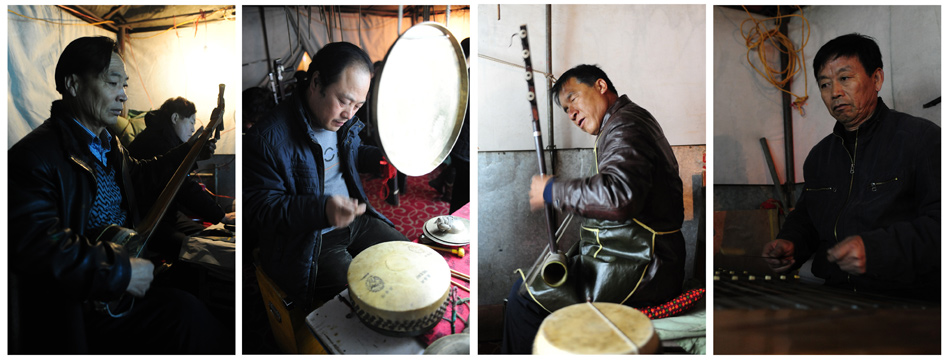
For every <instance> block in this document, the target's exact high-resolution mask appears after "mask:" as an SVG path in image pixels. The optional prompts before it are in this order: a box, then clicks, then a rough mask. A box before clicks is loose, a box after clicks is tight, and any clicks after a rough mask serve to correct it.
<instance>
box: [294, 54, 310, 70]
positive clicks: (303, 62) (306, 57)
mask: <svg viewBox="0 0 950 364" xmlns="http://www.w3.org/2000/svg"><path fill="white" fill-rule="evenodd" d="M309 67H310V54H307V51H304V52H303V57H302V58H301V59H300V64H299V65H298V66H297V71H304V72H306V71H307V68H309Z"/></svg>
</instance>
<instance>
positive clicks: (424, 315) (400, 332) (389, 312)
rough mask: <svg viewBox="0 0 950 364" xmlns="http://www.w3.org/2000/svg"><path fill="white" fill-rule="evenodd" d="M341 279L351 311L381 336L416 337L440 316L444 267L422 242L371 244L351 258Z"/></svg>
mask: <svg viewBox="0 0 950 364" xmlns="http://www.w3.org/2000/svg"><path fill="white" fill-rule="evenodd" d="M346 278H347V283H349V289H350V298H351V299H352V300H353V309H354V311H356V315H357V316H358V317H359V318H360V321H363V323H364V324H366V325H367V326H369V327H370V328H372V329H373V330H375V331H377V332H380V333H382V334H384V335H390V336H416V335H421V334H423V333H425V332H427V331H429V330H431V329H432V328H433V327H435V326H436V325H437V324H438V323H439V321H441V320H442V316H443V315H444V314H445V309H446V306H447V304H448V300H447V298H448V295H449V288H450V284H451V283H450V280H451V273H450V270H449V265H448V264H447V263H446V262H445V258H443V257H442V255H440V254H439V253H437V252H436V251H435V250H433V249H432V248H429V247H427V246H425V245H422V244H417V243H411V242H408V241H391V242H387V243H380V244H377V245H374V246H371V247H369V248H367V249H366V250H364V251H363V252H361V253H360V254H358V255H357V256H356V258H353V261H352V262H351V263H350V268H349V270H348V271H347V274H346Z"/></svg>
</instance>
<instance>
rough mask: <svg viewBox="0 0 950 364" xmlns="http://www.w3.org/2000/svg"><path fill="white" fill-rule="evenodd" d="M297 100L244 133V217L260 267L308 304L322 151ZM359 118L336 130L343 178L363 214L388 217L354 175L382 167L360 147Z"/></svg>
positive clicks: (319, 224)
mask: <svg viewBox="0 0 950 364" xmlns="http://www.w3.org/2000/svg"><path fill="white" fill-rule="evenodd" d="M310 119H311V117H310V115H309V111H307V110H306V108H305V106H304V104H303V102H302V100H301V99H300V97H298V96H295V97H292V98H290V99H288V100H286V101H284V102H282V103H281V104H280V105H278V106H277V107H276V108H275V109H274V110H273V111H272V113H271V114H270V115H269V116H267V117H265V118H263V119H262V120H261V121H259V122H258V123H256V124H254V126H253V127H252V128H251V129H250V130H248V132H247V134H246V135H245V136H244V145H243V150H242V153H243V164H244V166H243V168H244V171H243V175H244V176H243V181H242V182H243V184H244V187H243V191H244V204H245V205H244V208H243V210H242V211H243V216H244V217H243V220H242V221H243V222H244V223H245V224H246V227H247V230H245V231H246V232H247V234H248V235H251V236H252V238H254V239H256V243H257V244H259V249H260V263H261V265H262V268H263V269H264V271H265V272H266V273H267V274H268V275H269V276H270V278H271V279H273V280H274V281H275V282H276V283H277V285H278V286H280V287H281V288H282V289H283V290H284V292H286V293H287V294H289V295H291V297H293V298H295V299H298V300H304V303H305V304H306V305H310V304H311V303H313V298H314V295H315V293H316V292H315V291H314V282H315V281H316V277H317V260H318V257H319V254H320V247H321V238H322V237H321V234H320V231H321V229H323V228H326V227H329V226H330V224H329V222H328V221H327V217H326V215H325V211H326V210H325V209H326V200H327V198H328V197H329V196H326V195H324V194H323V187H324V186H323V177H324V176H323V174H324V165H323V148H321V146H320V145H319V144H318V143H317V141H316V139H315V134H314V131H313V129H312V128H311V126H310V122H309V120H310ZM362 128H363V123H362V122H361V121H359V119H358V118H356V117H353V118H352V119H350V120H349V121H347V122H346V124H344V125H343V127H341V128H340V130H338V131H337V137H338V142H337V143H338V144H337V145H338V146H339V148H340V153H339V156H340V164H341V166H342V167H343V168H342V169H343V180H344V181H345V182H346V186H347V189H348V190H349V191H350V194H351V196H350V197H352V198H355V199H357V200H359V201H360V202H363V203H366V204H367V208H366V213H367V214H370V215H371V216H374V217H377V218H379V219H381V220H383V221H386V222H387V223H388V224H390V225H392V222H390V221H389V220H387V219H386V218H385V217H383V216H382V215H381V214H379V213H378V212H377V211H376V210H375V209H373V207H372V206H370V205H369V203H368V202H367V198H366V193H365V192H364V191H363V184H362V182H361V181H360V175H359V173H360V172H364V173H375V174H378V173H379V171H380V164H379V162H380V161H381V160H382V151H380V150H379V149H378V148H375V147H371V146H365V145H362V144H361V141H360V137H359V132H360V130H361V129H362Z"/></svg>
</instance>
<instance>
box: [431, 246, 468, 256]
mask: <svg viewBox="0 0 950 364" xmlns="http://www.w3.org/2000/svg"><path fill="white" fill-rule="evenodd" d="M428 246H429V247H430V248H432V249H435V250H441V251H444V252H449V253H452V254H455V255H457V256H458V257H459V258H462V257H464V256H465V248H462V247H459V248H452V249H447V248H441V247H437V246H433V245H428Z"/></svg>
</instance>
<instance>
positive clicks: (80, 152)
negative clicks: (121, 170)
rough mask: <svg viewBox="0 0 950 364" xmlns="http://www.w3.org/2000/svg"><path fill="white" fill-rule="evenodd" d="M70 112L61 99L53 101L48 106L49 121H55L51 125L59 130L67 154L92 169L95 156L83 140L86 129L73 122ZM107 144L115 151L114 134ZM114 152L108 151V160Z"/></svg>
mask: <svg viewBox="0 0 950 364" xmlns="http://www.w3.org/2000/svg"><path fill="white" fill-rule="evenodd" d="M73 119H75V117H73V115H72V113H71V112H70V111H69V108H68V107H66V103H65V102H63V100H56V101H53V105H52V106H51V107H50V121H49V122H52V123H55V124H53V125H56V126H57V128H56V129H57V130H59V136H60V140H62V143H63V147H64V149H65V150H66V152H67V153H69V156H70V157H72V158H74V159H78V160H79V161H81V162H82V163H84V164H85V166H84V167H86V168H89V169H90V170H91V169H92V167H91V166H92V164H93V163H94V160H95V156H93V155H92V152H91V151H89V148H88V146H87V145H86V144H85V143H84V142H80V140H83V139H81V138H84V137H85V135H86V134H88V133H86V131H85V130H83V129H82V127H81V126H79V124H78V123H76V122H74V121H73ZM109 144H110V145H111V146H112V151H116V150H117V149H116V144H117V143H116V139H115V136H112V137H111V138H110V140H109ZM113 155H114V153H112V152H109V153H108V154H107V158H108V159H109V160H110V161H114V159H113Z"/></svg>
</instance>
